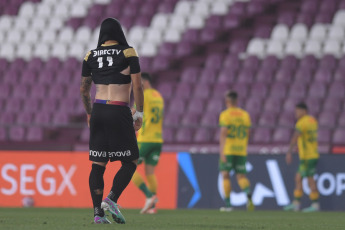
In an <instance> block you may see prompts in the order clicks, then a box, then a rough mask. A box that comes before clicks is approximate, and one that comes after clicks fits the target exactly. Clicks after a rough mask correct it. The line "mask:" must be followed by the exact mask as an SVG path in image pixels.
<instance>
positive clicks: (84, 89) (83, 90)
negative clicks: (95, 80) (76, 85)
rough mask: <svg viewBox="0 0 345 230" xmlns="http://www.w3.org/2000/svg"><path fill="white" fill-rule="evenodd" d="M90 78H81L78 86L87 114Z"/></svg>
mask: <svg viewBox="0 0 345 230" xmlns="http://www.w3.org/2000/svg"><path fill="white" fill-rule="evenodd" d="M91 84H92V78H91V77H83V78H82V80H81V84H80V95H81V99H82V101H83V104H84V108H85V110H86V113H87V114H91V95H90V90H91Z"/></svg>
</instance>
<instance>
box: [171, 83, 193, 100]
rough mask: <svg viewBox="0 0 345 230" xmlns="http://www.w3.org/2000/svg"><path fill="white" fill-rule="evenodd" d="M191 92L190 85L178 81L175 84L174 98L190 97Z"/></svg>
mask: <svg viewBox="0 0 345 230" xmlns="http://www.w3.org/2000/svg"><path fill="white" fill-rule="evenodd" d="M191 94H192V87H191V85H189V84H185V83H180V84H178V85H177V87H176V90H175V97H176V98H190V95H191Z"/></svg>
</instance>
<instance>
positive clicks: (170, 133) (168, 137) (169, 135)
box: [163, 128, 175, 143]
mask: <svg viewBox="0 0 345 230" xmlns="http://www.w3.org/2000/svg"><path fill="white" fill-rule="evenodd" d="M174 136H175V130H174V129H173V128H165V129H164V131H163V139H164V143H172V142H174Z"/></svg>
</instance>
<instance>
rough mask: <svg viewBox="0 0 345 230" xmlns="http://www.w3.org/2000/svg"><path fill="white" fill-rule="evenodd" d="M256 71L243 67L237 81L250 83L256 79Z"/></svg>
mask: <svg viewBox="0 0 345 230" xmlns="http://www.w3.org/2000/svg"><path fill="white" fill-rule="evenodd" d="M254 76H255V72H254V71H253V70H252V69H246V68H243V69H241V70H240V72H239V73H238V78H237V82H239V83H245V84H250V83H252V82H253V81H254Z"/></svg>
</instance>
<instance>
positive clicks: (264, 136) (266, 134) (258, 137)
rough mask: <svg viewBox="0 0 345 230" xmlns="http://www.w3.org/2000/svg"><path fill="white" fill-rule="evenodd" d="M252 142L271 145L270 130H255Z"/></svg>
mask: <svg viewBox="0 0 345 230" xmlns="http://www.w3.org/2000/svg"><path fill="white" fill-rule="evenodd" d="M253 142H254V143H256V144H269V143H271V130H270V129H268V128H257V129H256V130H255V132H254V136H253Z"/></svg>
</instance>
